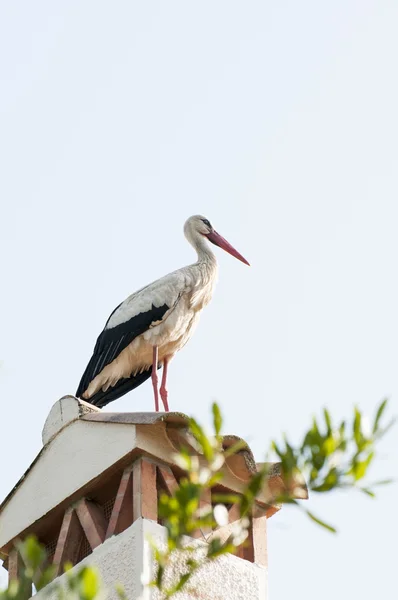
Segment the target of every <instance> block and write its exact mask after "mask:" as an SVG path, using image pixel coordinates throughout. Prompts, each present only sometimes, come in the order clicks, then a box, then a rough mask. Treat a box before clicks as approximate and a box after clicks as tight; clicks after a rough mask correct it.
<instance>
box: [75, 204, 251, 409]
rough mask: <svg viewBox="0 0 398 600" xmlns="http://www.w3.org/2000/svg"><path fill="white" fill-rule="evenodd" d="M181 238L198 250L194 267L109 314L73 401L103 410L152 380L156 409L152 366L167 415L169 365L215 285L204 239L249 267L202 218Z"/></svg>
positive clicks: (193, 221) (193, 219)
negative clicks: (160, 373)
mask: <svg viewBox="0 0 398 600" xmlns="http://www.w3.org/2000/svg"><path fill="white" fill-rule="evenodd" d="M184 233H185V236H186V237H187V239H188V241H189V242H190V243H191V244H192V245H193V247H194V248H195V250H196V251H197V254H198V260H197V262H196V263H194V264H192V265H190V266H188V267H184V268H182V269H179V270H177V271H174V272H173V273H170V274H169V275H166V276H165V277H162V278H161V279H158V280H157V281H154V282H153V283H151V284H150V285H148V286H146V287H144V288H142V289H141V290H139V291H137V292H135V293H134V294H132V295H131V296H129V297H128V298H127V299H126V300H125V301H124V302H122V303H121V304H120V305H119V306H118V307H117V308H116V309H115V310H114V311H113V313H112V314H111V316H110V317H109V319H108V321H107V323H106V325H105V328H104V330H103V332H102V333H101V335H100V336H99V338H98V340H97V344H96V347H95V349H94V354H93V356H92V358H91V360H90V362H89V364H88V366H87V368H86V371H85V373H84V375H83V377H82V380H81V382H80V385H79V388H78V390H77V394H76V395H77V396H80V397H82V398H84V399H85V400H88V401H89V402H92V403H93V404H96V405H97V406H105V404H107V403H108V402H111V401H112V400H115V399H116V398H118V397H120V396H121V395H123V394H125V393H126V392H128V391H129V390H131V389H134V388H135V387H137V386H138V385H140V384H141V383H143V381H145V380H146V379H148V378H149V377H150V376H151V375H152V383H153V387H154V395H155V408H156V410H158V381H157V373H156V371H157V368H156V367H159V366H163V367H164V369H163V371H164V372H163V378H162V385H161V387H160V396H161V398H162V401H163V404H164V407H165V410H168V401H167V395H168V394H167V389H166V378H167V366H168V363H169V362H170V360H171V359H172V358H173V356H174V355H175V354H176V352H178V351H179V350H181V348H182V347H183V346H185V344H186V343H187V342H188V340H189V339H190V338H191V336H192V334H193V332H194V329H195V326H196V325H197V322H198V319H199V314H200V311H201V310H202V309H203V308H204V307H205V306H206V305H207V304H208V303H209V302H210V300H211V297H212V294H213V290H214V286H215V283H216V280H217V262H216V258H215V256H214V254H213V252H212V251H211V250H210V247H209V245H208V243H207V240H209V241H211V242H213V243H214V244H216V245H219V246H220V247H222V248H224V249H225V250H226V251H227V252H229V253H230V254H232V255H234V256H236V257H237V258H239V259H240V260H242V261H243V262H245V263H246V264H248V263H247V261H246V260H245V259H244V258H243V257H242V256H241V255H240V254H239V253H238V252H237V251H236V250H235V249H234V248H232V246H230V244H229V243H228V242H227V241H226V240H224V238H222V237H221V236H220V235H219V234H218V233H217V232H216V231H214V229H213V227H212V226H211V224H210V223H209V221H208V220H207V219H205V218H204V217H202V216H200V215H195V216H193V217H190V218H189V219H188V220H187V222H186V223H185V226H184ZM154 367H155V368H154Z"/></svg>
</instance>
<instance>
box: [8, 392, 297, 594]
mask: <svg viewBox="0 0 398 600" xmlns="http://www.w3.org/2000/svg"><path fill="white" fill-rule="evenodd" d="M187 424H188V417H187V416H186V415H184V414H181V413H111V412H104V411H102V410H99V409H97V408H95V407H94V406H92V405H90V404H88V403H86V402H83V401H81V400H77V399H76V398H74V397H73V396H65V397H64V398H61V400H59V401H58V402H56V403H55V404H54V406H53V407H52V409H51V411H50V413H49V415H48V417H47V419H46V422H45V424H44V428H43V434H42V438H43V448H42V450H41V451H40V452H39V454H38V455H37V457H36V458H35V460H34V461H33V463H32V464H31V465H30V467H29V468H28V469H27V471H26V472H25V474H24V475H23V476H22V477H21V479H20V480H19V482H18V483H17V484H16V486H15V487H14V488H13V490H12V491H11V492H10V493H9V494H8V496H7V497H6V498H5V500H4V501H3V503H2V504H1V505H0V558H2V559H3V560H4V563H3V566H4V567H5V568H6V569H7V570H8V574H9V579H10V580H12V579H13V578H16V576H17V574H18V569H19V567H20V565H19V564H18V563H19V560H20V558H19V557H18V554H17V552H16V550H15V548H14V543H15V541H16V540H17V539H24V538H25V537H26V536H27V535H28V534H32V533H34V534H35V535H36V536H37V537H38V539H39V540H40V541H41V542H42V543H43V544H45V546H46V549H47V553H48V558H49V561H50V562H52V563H54V564H56V565H57V566H58V574H59V576H60V580H61V581H62V577H63V576H62V572H63V564H64V563H65V562H71V563H72V564H73V565H76V566H77V565H83V564H86V565H95V566H96V567H97V569H98V570H99V572H100V574H101V578H102V581H103V584H104V586H105V587H106V588H107V590H108V591H109V596H108V597H109V598H110V599H111V600H113V599H116V598H118V596H117V594H116V592H115V590H114V588H115V585H116V584H117V583H119V584H121V585H122V586H123V587H124V589H125V592H126V594H127V597H128V598H129V600H138V598H141V597H142V598H144V599H145V600H147V599H148V600H149V599H151V598H153V599H155V598H156V597H157V596H156V593H157V592H156V590H153V589H149V588H145V586H144V585H143V583H142V575H143V574H144V576H145V577H146V578H148V579H150V578H151V573H152V572H153V567H154V565H153V559H152V556H151V550H150V546H149V544H148V541H147V540H148V536H150V537H151V538H152V539H153V540H155V542H157V543H158V544H162V543H164V542H165V540H166V531H165V528H164V527H163V526H162V523H161V521H160V519H159V518H158V513H157V504H158V497H159V494H160V493H162V492H166V493H168V494H172V493H173V491H174V490H175V489H176V488H177V487H178V482H179V478H180V477H181V475H182V472H181V470H180V468H179V467H178V465H177V464H176V463H175V461H174V454H175V453H176V452H177V451H178V450H179V449H180V448H181V446H182V445H184V446H185V447H187V446H188V447H189V448H190V450H191V451H192V453H194V454H197V451H196V450H195V445H194V444H193V443H192V438H191V436H190V433H189V431H188V427H187ZM237 439H239V438H237V437H236V436H226V437H225V438H224V447H225V448H226V447H228V446H229V445H231V444H232V443H234V442H235V441H237ZM257 468H258V467H257V465H256V463H255V460H254V457H253V454H252V452H251V451H250V449H249V448H247V449H245V450H243V451H241V452H239V454H237V455H235V456H231V457H229V458H227V460H226V463H225V464H224V466H223V468H222V469H223V471H224V479H223V481H222V486H223V489H222V491H224V492H225V491H231V492H234V493H238V494H239V493H240V492H242V491H243V489H244V487H245V485H246V484H247V482H248V480H249V478H250V476H251V475H252V474H254V473H255V472H257ZM283 488H284V483H283V478H282V475H281V472H280V468H279V464H278V463H275V464H274V465H272V466H271V469H270V474H269V480H268V482H267V485H266V486H265V488H264V489H263V490H262V492H261V494H260V495H259V497H258V499H257V501H256V505H255V509H254V512H253V518H252V519H251V527H250V535H249V542H248V545H247V547H245V548H243V549H242V550H241V551H240V554H239V556H232V555H225V556H222V557H220V558H219V559H218V560H216V561H214V562H212V563H211V564H209V565H206V567H204V568H203V569H202V570H200V571H199V572H198V573H197V574H196V575H195V576H194V579H193V581H192V584H195V588H196V591H195V595H194V596H193V595H190V594H189V593H188V592H184V593H183V594H180V595H179V598H181V600H190V599H191V598H192V599H193V598H195V599H197V598H202V599H203V600H204V599H206V600H209V599H212V600H234V599H243V598H244V599H245V600H265V599H266V598H267V520H268V519H269V518H270V517H272V516H273V515H274V514H275V513H276V512H277V511H278V510H279V509H280V506H278V505H276V504H273V503H272V502H271V503H270V500H269V498H270V497H272V494H274V495H275V494H276V493H277V492H278V490H279V491H280V490H281V489H283ZM301 497H302V498H305V497H306V489H305V485H304V486H303V487H302V495H301ZM203 504H204V505H209V506H210V505H211V504H212V498H211V496H210V495H209V496H208V497H207V498H204V499H203ZM228 510H229V522H230V523H229V525H226V526H224V527H222V528H221V529H218V530H216V531H198V532H197V534H196V536H195V537H196V538H197V539H198V541H197V543H198V544H200V543H206V541H209V539H211V537H212V536H220V537H222V538H223V539H224V538H225V539H226V538H227V537H228V535H229V531H230V527H231V525H232V523H233V522H234V521H236V520H237V519H238V518H239V515H238V513H237V511H236V510H235V507H234V506H232V507H230V506H229V507H228ZM179 566H182V565H179V564H178V563H176V565H175V569H177V570H178V568H179ZM45 592H46V590H43V591H41V592H39V593H38V594H37V595H36V598H38V600H39V599H41V598H42V597H43V598H44V594H45ZM50 597H51V596H50Z"/></svg>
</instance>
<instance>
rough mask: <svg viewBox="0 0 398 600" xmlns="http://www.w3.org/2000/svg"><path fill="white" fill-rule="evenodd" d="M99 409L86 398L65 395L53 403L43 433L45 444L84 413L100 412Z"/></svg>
mask: <svg viewBox="0 0 398 600" xmlns="http://www.w3.org/2000/svg"><path fill="white" fill-rule="evenodd" d="M99 410H100V409H99V408H96V407H95V406H93V405H92V404H89V403H88V402H84V400H78V399H77V398H75V397H74V396H64V397H63V398H61V399H60V400H58V401H57V402H56V403H55V404H54V405H53V407H52V408H51V410H50V412H49V413H48V417H47V419H46V422H45V423H44V427H43V431H42V434H41V438H42V440H43V445H44V446H45V445H46V444H48V442H49V441H51V440H52V438H53V437H54V436H56V435H57V433H59V432H60V431H61V429H63V428H64V427H66V426H67V425H69V424H70V423H72V422H73V421H76V420H77V419H79V418H80V417H82V416H83V415H84V414H88V413H94V412H98V411H99Z"/></svg>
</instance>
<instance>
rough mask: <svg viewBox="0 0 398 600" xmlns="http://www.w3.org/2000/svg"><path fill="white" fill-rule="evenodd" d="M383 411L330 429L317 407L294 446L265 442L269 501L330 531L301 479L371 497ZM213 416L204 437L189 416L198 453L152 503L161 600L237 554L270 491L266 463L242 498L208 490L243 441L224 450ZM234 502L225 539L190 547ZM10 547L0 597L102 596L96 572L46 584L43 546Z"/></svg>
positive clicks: (178, 458)
mask: <svg viewBox="0 0 398 600" xmlns="http://www.w3.org/2000/svg"><path fill="white" fill-rule="evenodd" d="M386 407H387V401H386V400H384V401H383V402H382V403H381V404H380V406H379V407H378V408H377V411H376V415H375V417H374V420H373V423H369V421H368V420H367V419H366V418H365V417H364V416H363V415H362V414H361V412H360V411H359V410H358V409H357V408H355V409H354V414H353V417H352V420H351V422H350V423H348V424H347V423H346V422H345V421H342V422H340V423H337V424H334V423H333V420H332V417H331V415H330V413H329V411H328V410H326V409H324V411H323V416H322V420H321V421H320V422H318V420H317V419H316V418H314V419H313V421H312V425H311V427H310V429H309V430H308V431H307V432H306V433H305V435H304V437H303V440H302V442H301V443H300V444H298V445H297V446H294V445H293V444H292V443H291V442H290V441H289V440H288V438H287V437H286V436H283V439H282V442H280V443H277V442H275V441H272V442H271V444H270V449H269V451H268V453H267V455H266V458H267V460H269V459H270V457H274V456H275V455H276V457H277V459H278V461H279V463H280V468H281V474H282V476H283V481H284V484H285V486H284V489H282V490H281V491H280V492H278V495H277V496H275V495H274V496H272V497H271V496H269V502H270V503H274V504H275V503H287V504H291V505H293V506H296V507H299V508H300V509H301V510H303V511H305V513H306V514H307V515H308V516H309V517H310V519H312V520H313V521H314V522H315V523H316V524H318V525H321V526H322V527H325V528H326V529H328V530H329V531H331V532H335V531H336V530H335V528H334V527H332V526H331V525H329V524H327V523H325V522H324V521H323V520H321V519H320V518H319V517H317V516H315V515H313V513H312V512H310V511H309V510H308V509H306V508H305V507H304V506H303V504H302V503H300V502H299V501H298V500H297V498H298V497H300V495H301V496H302V494H303V490H305V484H304V479H305V482H306V484H307V488H308V490H309V492H314V493H316V494H325V493H327V494H329V493H330V492H333V491H336V490H339V489H343V490H353V489H357V490H359V491H361V492H363V493H365V494H366V495H367V496H370V497H371V498H374V497H375V489H376V487H377V486H378V485H382V484H386V483H389V482H390V480H387V481H376V482H367V483H364V481H365V478H366V476H367V474H368V470H369V468H370V466H371V465H372V464H373V462H374V459H375V455H376V445H377V443H378V442H379V441H380V439H381V438H382V437H383V436H384V435H385V433H386V432H387V431H388V429H389V428H390V427H391V426H392V424H393V421H392V420H391V421H390V422H389V423H388V424H387V425H386V426H382V425H381V421H382V417H383V415H384V413H385V410H386ZM212 413H213V432H212V434H211V435H208V434H207V433H205V430H204V428H203V427H202V426H201V425H200V424H199V423H198V422H197V421H196V420H195V419H193V418H191V419H190V421H189V429H190V432H191V434H192V435H193V437H194V440H195V442H196V445H197V454H192V452H190V451H189V450H188V449H182V450H181V451H180V452H179V453H177V454H176V455H175V456H174V459H175V462H176V464H177V465H178V466H179V467H180V469H181V470H182V472H183V473H184V474H183V476H182V477H181V479H180V481H179V486H178V488H177V489H176V490H175V492H174V494H172V495H171V496H169V495H167V494H165V493H164V494H162V495H161V496H160V499H159V517H160V518H161V519H162V522H163V524H164V526H165V528H166V530H167V542H166V544H165V545H164V547H159V546H157V545H156V544H155V543H154V542H153V541H151V545H152V549H153V553H154V558H155V561H156V565H157V568H156V572H155V578H154V579H153V581H149V582H144V583H147V584H148V585H149V586H152V587H155V588H157V589H158V590H159V593H160V597H161V598H163V599H165V600H166V599H169V598H172V597H173V596H175V595H176V594H178V592H180V591H182V590H183V589H184V590H185V589H189V586H191V585H194V581H192V578H193V576H194V575H195V573H196V572H197V571H198V569H200V568H201V567H202V566H204V565H205V564H207V563H209V562H211V561H213V560H215V559H216V558H218V557H220V556H221V555H223V554H226V553H232V554H235V553H237V551H238V550H239V549H240V548H241V546H242V545H243V544H245V543H246V540H247V538H248V535H249V527H250V519H251V515H252V510H253V508H254V504H255V502H256V498H257V497H258V495H259V493H260V492H261V491H262V492H263V493H268V494H270V492H269V490H268V486H267V478H268V476H269V474H270V472H269V469H270V463H269V462H266V463H264V464H263V465H262V466H261V468H260V470H259V471H258V472H257V473H256V474H254V475H253V476H252V477H251V479H250V481H249V482H248V484H247V486H246V488H245V489H244V491H243V493H242V494H239V495H238V494H233V493H226V494H223V493H215V491H214V489H213V488H215V487H216V486H218V485H219V484H220V483H221V482H222V480H223V471H222V467H223V465H224V463H225V460H226V459H227V458H228V457H229V456H231V455H233V454H236V453H239V452H242V451H243V450H244V449H245V448H246V444H245V442H243V441H238V442H237V443H235V444H234V445H233V446H231V447H229V448H227V449H224V447H223V438H222V435H221V430H222V423H223V419H222V415H221V412H220V409H219V407H218V405H217V404H213V407H212ZM303 478H304V479H303ZM212 490H213V493H212V500H213V502H214V501H216V502H217V504H216V505H215V506H213V507H212V506H210V505H208V506H206V504H205V503H203V502H202V500H203V499H205V498H206V497H208V495H209V493H210V492H211V491H212ZM233 504H236V505H237V507H238V513H239V517H240V518H239V519H238V520H237V521H235V522H234V523H232V524H230V529H229V530H228V533H229V535H228V537H227V539H220V538H219V537H216V535H213V534H211V533H210V535H208V536H207V543H203V544H198V543H197V542H196V543H192V536H193V535H194V534H195V533H196V532H203V533H206V532H211V531H212V530H215V529H216V528H221V527H223V526H226V525H228V510H227V508H226V506H227V505H228V506H230V505H233ZM204 537H205V536H204ZM17 549H18V552H19V553H20V556H21V559H22V560H21V564H23V565H24V566H23V568H22V570H21V573H20V574H19V579H18V580H17V581H12V582H11V583H10V585H9V587H8V589H7V590H4V591H3V592H0V600H25V599H26V598H28V597H29V595H30V594H29V590H30V589H31V586H32V584H33V585H34V586H35V588H36V590H41V589H42V588H44V587H45V586H47V585H49V588H48V589H49V590H52V592H53V593H54V595H55V596H56V597H57V598H58V599H59V600H66V599H68V600H94V599H96V600H99V599H100V598H101V597H103V596H104V591H103V590H102V591H101V585H100V579H99V576H98V573H97V571H96V569H95V568H92V567H86V566H82V567H80V568H79V567H78V568H77V569H73V570H71V565H68V566H67V567H66V575H65V582H64V585H61V584H60V583H59V582H58V580H56V581H54V582H53V579H54V576H55V567H54V566H53V565H49V564H48V561H47V556H46V552H45V549H44V547H43V546H42V545H41V544H39V543H38V541H37V540H36V539H35V538H34V537H28V538H27V539H26V540H25V541H24V542H19V543H18V544H17ZM176 559H179V562H180V566H181V559H183V565H184V570H183V573H182V574H181V575H180V576H179V577H178V578H177V579H175V576H174V570H173V564H174V562H175V560H176ZM116 590H117V592H118V595H119V598H120V600H126V596H125V594H124V592H123V589H122V588H121V587H120V586H118V587H117V588H116Z"/></svg>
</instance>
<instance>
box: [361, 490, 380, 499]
mask: <svg viewBox="0 0 398 600" xmlns="http://www.w3.org/2000/svg"><path fill="white" fill-rule="evenodd" d="M359 489H360V490H361V492H363V493H364V494H366V495H367V496H370V498H376V494H375V493H374V492H372V490H370V489H369V488H359Z"/></svg>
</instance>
